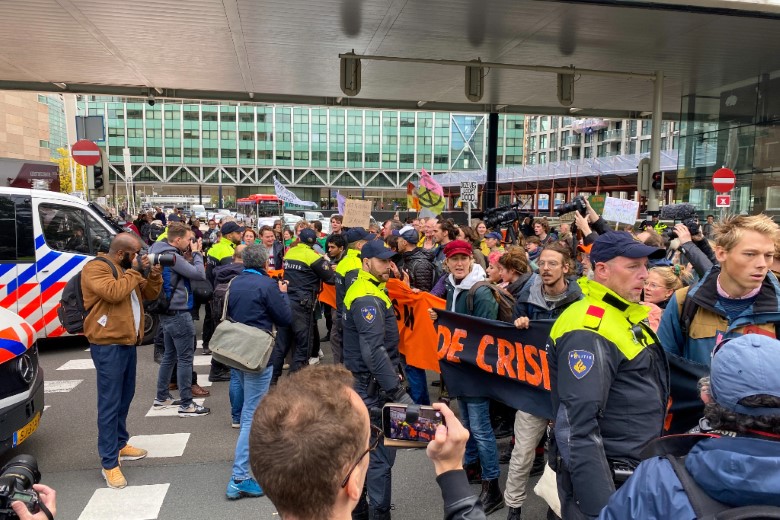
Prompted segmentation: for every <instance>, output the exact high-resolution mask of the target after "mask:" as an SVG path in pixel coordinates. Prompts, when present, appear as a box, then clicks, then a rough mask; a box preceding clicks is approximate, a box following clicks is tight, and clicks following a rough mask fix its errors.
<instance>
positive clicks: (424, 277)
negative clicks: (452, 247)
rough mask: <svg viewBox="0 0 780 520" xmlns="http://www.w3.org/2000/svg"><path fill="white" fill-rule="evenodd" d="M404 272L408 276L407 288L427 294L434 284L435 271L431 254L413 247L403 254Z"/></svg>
mask: <svg viewBox="0 0 780 520" xmlns="http://www.w3.org/2000/svg"><path fill="white" fill-rule="evenodd" d="M403 256H404V271H406V273H407V274H408V275H409V286H410V287H411V288H412V289H420V290H421V291H425V292H429V291H430V290H431V289H433V284H434V283H436V280H435V277H436V272H435V271H436V270H435V269H434V267H433V252H432V251H426V250H425V249H422V248H419V247H415V248H414V249H413V250H412V251H407V252H406V253H404V255H403Z"/></svg>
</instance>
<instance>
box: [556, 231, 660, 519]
mask: <svg viewBox="0 0 780 520" xmlns="http://www.w3.org/2000/svg"><path fill="white" fill-rule="evenodd" d="M663 254H664V251H663V250H662V249H657V248H655V247H650V246H647V245H645V244H643V243H641V242H638V241H636V240H635V239H634V238H633V237H632V236H631V235H630V234H629V233H626V232H611V233H606V234H604V235H601V236H599V237H598V238H597V239H596V241H595V243H594V244H593V248H592V249H591V255H590V259H591V261H592V262H593V280H588V279H586V278H582V279H580V281H579V283H580V286H581V287H582V292H583V295H584V298H583V299H582V300H580V301H578V302H576V303H573V304H571V305H570V306H569V307H568V308H567V309H566V310H565V311H564V312H563V314H561V315H560V317H559V318H558V319H557V320H556V322H555V325H554V326H553V328H552V330H551V332H550V340H549V342H548V345H547V352H548V358H549V362H550V376H551V379H552V404H553V414H554V419H555V428H554V433H555V435H554V436H553V438H552V439H551V441H552V442H551V450H550V455H551V456H550V460H551V463H552V464H551V465H552V466H553V468H554V469H556V471H557V475H558V495H559V496H560V499H561V512H562V513H563V514H562V516H563V518H565V519H566V520H578V519H589V518H595V517H596V516H598V514H599V511H601V509H602V508H603V507H604V506H605V505H606V503H607V501H608V500H609V497H610V495H611V494H612V493H613V492H614V491H615V488H616V486H619V485H620V484H621V483H622V482H623V481H625V479H627V478H628V476H629V475H630V474H631V472H632V471H633V468H635V467H636V466H637V465H638V464H639V455H640V452H641V451H642V449H643V448H644V446H645V445H646V444H647V443H648V442H650V441H651V440H653V439H655V438H657V437H659V436H660V435H661V432H662V429H663V422H664V415H665V413H666V404H667V400H668V397H669V369H668V365H667V360H666V356H665V354H664V351H663V349H662V348H661V345H660V344H659V342H658V338H657V337H656V336H655V334H654V333H653V332H652V330H651V329H650V327H649V325H648V324H647V316H648V313H649V309H648V308H647V307H645V306H643V305H641V304H640V303H639V301H640V296H641V294H642V289H643V287H644V281H645V279H646V278H647V266H646V264H647V261H648V258H659V257H661V256H663Z"/></svg>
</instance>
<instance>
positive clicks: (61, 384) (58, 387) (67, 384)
mask: <svg viewBox="0 0 780 520" xmlns="http://www.w3.org/2000/svg"><path fill="white" fill-rule="evenodd" d="M82 381H84V380H83V379H70V380H63V381H44V382H43V393H44V394H53V393H62V392H70V391H71V390H73V389H74V388H76V387H77V386H79V383H81V382H82Z"/></svg>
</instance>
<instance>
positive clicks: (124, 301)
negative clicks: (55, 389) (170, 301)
mask: <svg viewBox="0 0 780 520" xmlns="http://www.w3.org/2000/svg"><path fill="white" fill-rule="evenodd" d="M142 246H143V244H142V243H141V240H140V239H139V238H138V237H136V236H135V235H133V234H132V233H120V234H118V235H116V236H115V237H114V239H113V240H112V241H111V246H110V247H109V250H108V254H103V253H100V254H99V255H98V256H99V257H101V258H103V259H105V260H107V261H108V262H110V263H111V265H109V264H108V263H107V262H106V261H100V260H93V261H91V262H87V264H86V265H85V266H84V269H83V270H82V272H81V291H82V294H83V298H84V308H85V309H87V310H88V314H87V317H86V318H85V319H84V335H85V336H86V337H87V339H88V340H89V344H90V348H89V350H90V354H91V355H92V361H93V362H94V363H95V370H96V373H97V403H98V413H97V416H98V421H97V422H98V454H99V455H100V459H101V465H102V467H103V469H102V474H103V477H104V478H105V479H106V483H107V484H108V486H109V487H112V488H123V487H125V486H126V485H127V480H126V479H125V477H124V476H123V475H122V471H121V470H120V468H119V461H120V460H137V459H142V458H144V457H145V456H146V450H143V449H140V448H134V447H133V446H130V445H129V444H127V441H128V439H129V438H130V434H129V433H128V432H127V413H128V411H129V410H130V403H131V402H132V401H133V396H134V395H135V371H136V361H137V357H136V356H137V354H136V346H138V345H139V344H140V343H141V340H142V339H143V335H144V309H143V301H144V300H153V299H155V298H157V296H158V295H159V293H160V287H161V286H162V284H163V282H162V278H161V276H160V274H161V272H162V269H161V267H160V266H159V265H155V266H153V267H151V268H150V265H149V259H148V258H147V257H146V256H141V255H140V254H139V253H140V252H141V248H142ZM115 272H116V273H117V274H116V276H115V275H114V273H115ZM166 392H167V383H166Z"/></svg>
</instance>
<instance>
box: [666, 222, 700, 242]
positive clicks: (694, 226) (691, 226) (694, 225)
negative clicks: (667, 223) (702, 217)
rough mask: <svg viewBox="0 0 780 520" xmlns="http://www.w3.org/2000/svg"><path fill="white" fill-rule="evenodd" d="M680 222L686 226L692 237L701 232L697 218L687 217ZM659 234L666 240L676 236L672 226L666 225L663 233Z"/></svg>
mask: <svg viewBox="0 0 780 520" xmlns="http://www.w3.org/2000/svg"><path fill="white" fill-rule="evenodd" d="M682 223H683V224H685V227H687V228H688V231H689V232H690V233H691V236H692V237H695V236H696V235H698V234H699V233H701V226H700V225H699V220H698V219H696V218H689V219H686V220H683V222H682ZM661 236H662V237H664V238H665V239H667V240H674V239H675V238H677V232H676V231H675V230H674V228H673V227H668V228H666V230H665V231H664V232H663V233H661Z"/></svg>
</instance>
